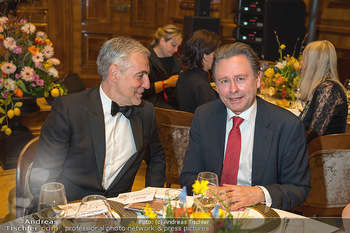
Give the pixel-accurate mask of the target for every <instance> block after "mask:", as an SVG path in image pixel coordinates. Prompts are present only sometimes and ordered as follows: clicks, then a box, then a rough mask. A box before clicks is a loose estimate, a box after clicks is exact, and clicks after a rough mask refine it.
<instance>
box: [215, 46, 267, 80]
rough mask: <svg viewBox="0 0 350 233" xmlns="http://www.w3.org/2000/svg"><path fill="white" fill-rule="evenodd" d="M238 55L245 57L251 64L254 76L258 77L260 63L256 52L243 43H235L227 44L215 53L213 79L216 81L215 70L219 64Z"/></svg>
mask: <svg viewBox="0 0 350 233" xmlns="http://www.w3.org/2000/svg"><path fill="white" fill-rule="evenodd" d="M238 55H245V56H246V58H247V59H248V61H249V63H250V67H251V68H252V70H253V74H254V76H255V77H257V76H258V73H259V71H260V63H259V58H258V56H257V55H256V53H255V52H254V50H253V49H252V48H251V47H250V46H249V45H247V44H244V43H241V42H235V43H233V44H227V45H223V46H221V47H220V48H219V49H218V50H217V51H216V52H215V53H214V61H213V64H212V72H213V77H214V79H215V70H216V67H217V65H218V62H219V61H220V60H221V59H228V58H231V57H234V56H238Z"/></svg>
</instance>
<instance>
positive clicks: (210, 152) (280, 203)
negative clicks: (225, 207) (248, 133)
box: [180, 97, 310, 210]
mask: <svg viewBox="0 0 350 233" xmlns="http://www.w3.org/2000/svg"><path fill="white" fill-rule="evenodd" d="M226 118H227V111H226V106H225V105H224V104H223V103H222V101H221V100H220V99H219V100H216V101H213V102H210V103H207V104H205V105H202V106H200V107H198V108H197V111H196V113H195V115H194V118H193V121H192V126H191V131H190V141H189V146H188V149H187V151H186V155H185V160H184V166H183V169H182V172H181V175H180V184H181V186H183V185H186V186H187V190H192V184H193V183H194V181H195V180H196V178H197V174H198V173H200V172H202V171H210V172H214V173H216V174H217V175H218V177H219V179H220V177H221V173H222V167H223V158H224V153H225V152H224V148H225V130H226V122H227V121H226ZM219 183H220V181H219ZM255 185H262V186H264V187H265V188H266V189H267V190H268V191H269V193H270V195H271V198H272V207H274V208H280V209H285V210H290V209H292V208H293V207H294V206H299V205H301V204H302V203H303V202H304V201H305V200H306V198H307V195H308V193H309V190H310V169H309V163H308V151H307V144H306V132H305V127H304V125H303V123H302V121H300V120H299V119H298V118H297V117H295V116H294V115H293V114H291V113H290V112H288V111H287V110H285V109H282V108H280V107H278V106H276V105H273V104H270V103H268V102H266V101H264V100H262V99H261V98H259V97H257V116H256V121H255V133H254V146H253V164H252V186H255Z"/></svg>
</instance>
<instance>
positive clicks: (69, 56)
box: [18, 0, 350, 87]
mask: <svg viewBox="0 0 350 233" xmlns="http://www.w3.org/2000/svg"><path fill="white" fill-rule="evenodd" d="M304 1H305V3H306V5H307V14H306V17H307V18H308V17H309V12H310V5H311V1H312V0H304ZM349 2H350V0H320V7H319V12H318V23H317V32H316V39H317V40H318V39H319V40H329V41H331V42H332V43H333V44H334V45H335V46H336V49H337V52H338V59H339V61H338V63H339V73H340V77H341V79H342V80H344V79H346V78H350V76H349V75H348V74H350V8H349V6H350V4H349ZM193 3H194V0H60V1H53V0H35V2H34V4H32V3H23V2H22V3H20V8H19V10H18V16H21V15H22V16H28V17H29V15H31V20H32V22H34V23H36V24H37V26H39V27H40V28H41V29H43V30H45V31H46V32H47V33H48V35H49V38H50V39H51V40H52V41H53V44H54V49H55V57H57V58H59V59H60V60H61V62H62V64H61V66H60V67H59V71H60V76H61V77H63V76H64V75H66V74H69V73H78V74H79V75H80V77H81V78H82V79H83V81H84V83H85V85H86V86H87V87H93V86H97V85H98V84H99V82H100V81H99V76H98V74H97V71H96V58H97V54H98V51H99V48H100V47H101V45H102V44H103V43H104V42H105V41H106V40H108V39H110V38H112V37H116V36H131V37H132V38H135V39H137V40H139V41H140V42H141V43H143V44H144V45H145V46H148V45H149V43H150V42H151V40H152V38H151V35H152V33H154V32H155V31H156V29H157V28H158V27H159V26H162V25H165V24H168V23H173V24H175V25H177V26H178V27H179V28H181V29H182V28H183V17H184V16H185V15H193V10H192V9H193ZM233 14H234V1H233V0H212V3H211V16H212V17H219V18H221V27H220V29H221V30H220V31H221V38H222V41H223V42H224V43H230V42H233V41H234V38H232V30H233V29H234V27H235V25H234V23H233ZM306 26H307V23H306Z"/></svg>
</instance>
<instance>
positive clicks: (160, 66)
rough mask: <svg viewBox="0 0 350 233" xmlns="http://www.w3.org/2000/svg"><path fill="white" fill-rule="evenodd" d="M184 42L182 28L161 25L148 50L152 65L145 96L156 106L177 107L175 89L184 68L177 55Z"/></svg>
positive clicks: (150, 64)
mask: <svg viewBox="0 0 350 233" xmlns="http://www.w3.org/2000/svg"><path fill="white" fill-rule="evenodd" d="M181 43H182V34H181V31H180V29H178V28H177V27H176V26H174V25H171V24H169V25H165V26H163V27H159V28H158V30H157V32H156V33H155V35H154V40H153V42H152V43H151V45H150V46H149V48H148V50H149V51H150V52H151V56H150V57H149V66H150V73H149V79H150V88H149V89H148V90H146V91H145V93H144V96H143V98H144V99H146V100H147V101H149V102H151V103H152V104H153V105H154V106H155V107H160V108H167V109H177V108H178V101H177V98H176V94H175V93H174V89H175V86H176V82H177V79H178V77H179V74H180V72H182V70H183V66H182V63H181V61H180V59H179V58H178V57H177V56H176V55H175V53H176V52H177V50H178V47H179V46H180V45H181Z"/></svg>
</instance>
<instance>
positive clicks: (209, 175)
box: [193, 172, 219, 213]
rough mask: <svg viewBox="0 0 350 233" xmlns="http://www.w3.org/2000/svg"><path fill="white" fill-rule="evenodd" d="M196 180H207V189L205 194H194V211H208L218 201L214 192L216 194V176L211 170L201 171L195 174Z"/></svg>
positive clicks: (217, 184)
mask: <svg viewBox="0 0 350 233" xmlns="http://www.w3.org/2000/svg"><path fill="white" fill-rule="evenodd" d="M197 180H198V181H199V182H201V181H202V180H207V181H208V187H209V189H208V190H206V191H205V195H202V194H194V196H193V199H194V204H195V207H196V208H195V209H196V211H202V212H206V213H207V212H209V211H211V210H212V209H213V208H214V207H215V206H216V204H217V203H218V201H217V199H216V197H215V194H216V195H217V194H218V190H219V182H218V176H217V175H216V174H215V173H213V172H201V173H199V174H198V176H197Z"/></svg>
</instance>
